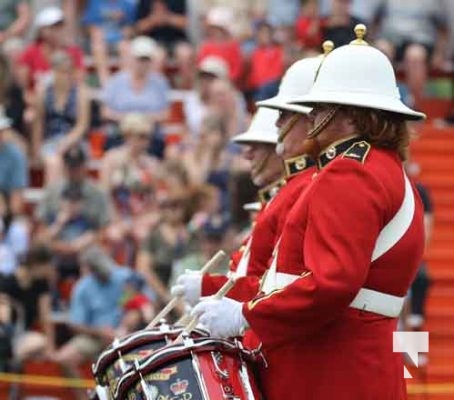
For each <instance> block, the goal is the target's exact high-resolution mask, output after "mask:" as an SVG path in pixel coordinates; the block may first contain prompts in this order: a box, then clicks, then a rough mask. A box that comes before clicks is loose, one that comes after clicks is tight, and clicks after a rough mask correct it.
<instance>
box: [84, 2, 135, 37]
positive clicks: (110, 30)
mask: <svg viewBox="0 0 454 400" xmlns="http://www.w3.org/2000/svg"><path fill="white" fill-rule="evenodd" d="M136 7H137V6H136V2H135V1H134V0H89V1H88V4H87V6H86V8H85V12H84V15H83V18H82V21H83V23H84V24H85V25H95V26H98V27H100V28H101V29H102V30H103V32H104V38H105V40H106V41H107V43H108V44H109V45H111V44H116V43H118V42H119V41H120V40H121V39H123V38H124V37H123V32H122V29H123V28H124V27H127V26H130V25H132V24H133V23H134V21H135V18H136Z"/></svg>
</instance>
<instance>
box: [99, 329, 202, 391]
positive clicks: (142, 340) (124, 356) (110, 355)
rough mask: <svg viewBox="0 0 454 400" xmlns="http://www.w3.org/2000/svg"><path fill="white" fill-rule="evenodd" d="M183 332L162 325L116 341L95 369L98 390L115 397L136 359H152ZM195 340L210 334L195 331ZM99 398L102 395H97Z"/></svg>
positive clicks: (104, 352) (102, 356) (100, 358)
mask: <svg viewBox="0 0 454 400" xmlns="http://www.w3.org/2000/svg"><path fill="white" fill-rule="evenodd" d="M182 331H183V328H181V327H178V328H175V327H171V326H169V325H166V324H162V325H160V326H158V327H156V328H153V329H144V330H141V331H138V332H135V333H132V334H130V335H128V336H125V337H124V338H122V339H121V340H118V341H116V342H113V343H112V344H111V345H110V346H109V347H108V348H107V349H106V350H104V351H103V352H102V353H101V355H100V356H99V357H98V360H97V361H96V363H95V364H94V365H93V366H92V371H93V375H94V377H95V380H96V383H97V385H98V387H97V390H98V391H103V389H107V392H108V393H110V394H113V391H114V390H115V386H116V384H117V381H118V380H119V378H120V377H121V376H122V375H123V374H124V373H125V372H126V371H128V369H129V367H131V366H132V365H133V364H134V361H135V360H138V361H141V360H144V359H146V358H147V357H149V356H150V355H151V354H153V352H155V351H156V350H158V349H160V348H162V347H164V346H165V345H167V344H169V343H172V342H173V341H174V340H175V339H176V338H177V337H178V336H179V335H180V334H181V332H182ZM191 335H192V336H193V337H203V336H205V337H206V336H208V333H207V332H205V331H203V330H200V329H195V330H194V331H193V332H192V333H191ZM98 397H99V395H98Z"/></svg>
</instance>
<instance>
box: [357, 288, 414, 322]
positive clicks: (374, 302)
mask: <svg viewBox="0 0 454 400" xmlns="http://www.w3.org/2000/svg"><path fill="white" fill-rule="evenodd" d="M404 301H405V297H397V296H393V295H391V294H386V293H382V292H377V291H376V290H371V289H364V288H362V289H360V290H359V292H358V294H357V295H356V297H355V298H354V299H353V301H352V302H351V303H350V307H352V308H357V309H358V310H363V311H369V312H373V313H375V314H380V315H384V316H385V317H390V318H396V317H398V316H399V315H400V312H401V311H402V307H403V305H404Z"/></svg>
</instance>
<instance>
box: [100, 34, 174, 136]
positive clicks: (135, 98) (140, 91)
mask: <svg viewBox="0 0 454 400" xmlns="http://www.w3.org/2000/svg"><path fill="white" fill-rule="evenodd" d="M157 51H159V50H158V45H157V43H156V42H155V41H154V40H153V39H150V38H149V37H146V36H137V37H135V38H134V39H132V40H131V41H130V55H131V60H130V62H129V64H128V66H127V67H125V68H124V69H121V70H120V71H118V72H117V73H115V74H114V75H112V76H111V77H110V78H109V79H108V80H107V82H106V84H105V86H104V88H103V91H102V93H101V100H102V103H103V106H102V111H101V112H102V114H103V117H104V118H105V119H106V120H108V121H111V122H112V123H113V125H115V126H117V125H118V124H119V123H120V121H121V120H122V119H123V117H124V116H125V115H126V114H128V113H134V112H136V113H137V112H139V113H143V114H145V115H146V116H147V118H148V120H149V122H150V124H151V125H153V126H154V127H155V129H156V130H155V133H157V135H155V136H154V140H155V141H156V140H163V138H162V135H163V134H162V132H161V130H160V126H159V124H160V123H162V122H164V121H165V120H166V119H167V117H168V114H169V106H170V97H169V96H170V84H169V82H168V80H167V78H166V77H165V76H164V75H163V74H162V73H161V72H158V71H156V69H155V68H154V63H155V61H156V55H157Z"/></svg>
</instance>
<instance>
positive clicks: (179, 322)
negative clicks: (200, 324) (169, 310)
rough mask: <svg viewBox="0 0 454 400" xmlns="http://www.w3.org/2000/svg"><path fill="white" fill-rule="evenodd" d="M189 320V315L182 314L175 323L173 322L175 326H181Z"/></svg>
mask: <svg viewBox="0 0 454 400" xmlns="http://www.w3.org/2000/svg"><path fill="white" fill-rule="evenodd" d="M190 320H191V314H188V313H186V314H184V315H183V316H182V317H181V318H180V319H179V320H178V321H177V322H175V326H183V325H186V324H187V323H188V322H189V321H190Z"/></svg>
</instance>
